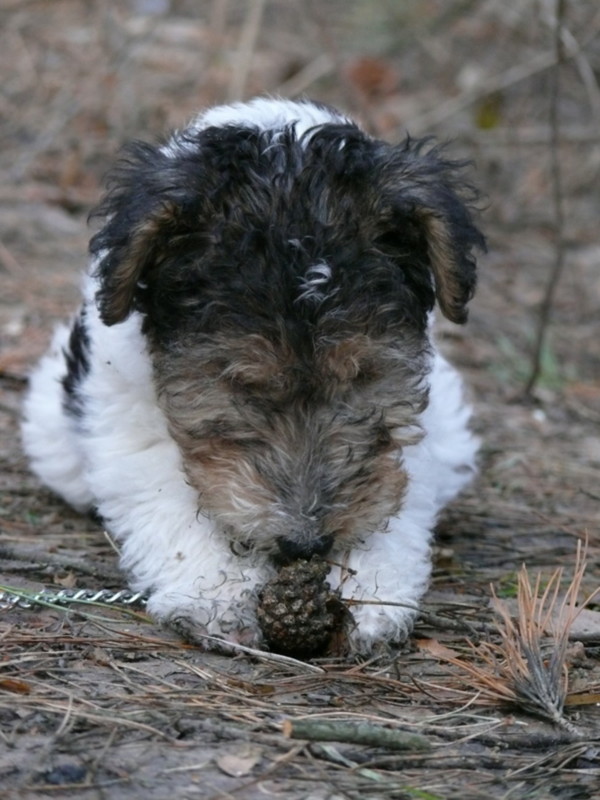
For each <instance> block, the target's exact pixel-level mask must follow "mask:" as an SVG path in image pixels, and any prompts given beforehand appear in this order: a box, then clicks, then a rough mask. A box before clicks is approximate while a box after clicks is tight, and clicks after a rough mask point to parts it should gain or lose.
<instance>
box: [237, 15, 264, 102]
mask: <svg viewBox="0 0 600 800" xmlns="http://www.w3.org/2000/svg"><path fill="white" fill-rule="evenodd" d="M265 4H266V0H250V3H249V5H248V12H247V15H246V20H245V22H244V27H243V28H242V35H241V36H240V42H239V46H238V51H237V54H236V59H235V67H234V71H233V75H232V76H231V82H230V84H229V93H228V96H229V100H230V101H234V100H241V99H242V98H243V96H244V90H245V89H246V83H247V82H248V73H249V71H250V62H251V61H252V55H253V53H254V50H255V48H256V41H257V39H258V33H259V30H260V23H261V20H262V17H263V13H264V10H265Z"/></svg>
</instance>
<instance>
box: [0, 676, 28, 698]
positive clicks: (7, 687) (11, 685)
mask: <svg viewBox="0 0 600 800" xmlns="http://www.w3.org/2000/svg"><path fill="white" fill-rule="evenodd" d="M0 689H4V691H5V692H14V693H15V694H30V693H31V686H30V685H29V684H28V683H26V682H25V681H21V680H19V679H18V678H2V679H0Z"/></svg>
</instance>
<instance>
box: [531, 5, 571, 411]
mask: <svg viewBox="0 0 600 800" xmlns="http://www.w3.org/2000/svg"><path fill="white" fill-rule="evenodd" d="M566 4H567V0H556V19H555V24H554V53H555V62H556V63H555V66H554V70H553V73H552V87H551V91H550V131H551V142H550V159H551V160H550V167H551V180H552V205H553V207H554V236H555V255H554V264H553V266H552V269H551V270H550V276H549V278H548V283H547V285H546V291H545V293H544V297H543V299H542V304H541V306H540V313H539V318H538V325H537V331H536V337H535V345H534V350H533V356H532V366H531V371H530V374H529V377H528V379H527V383H526V384H525V389H524V392H523V393H524V395H525V397H528V398H530V397H531V395H532V393H533V390H534V388H535V386H536V384H537V382H538V380H539V377H540V374H541V370H542V353H543V350H544V345H545V343H546V334H547V331H548V325H549V322H550V315H551V312H552V306H553V304H554V295H555V293H556V288H557V286H558V282H559V280H560V277H561V275H562V272H563V269H564V266H565V251H566V248H565V239H564V227H565V212H564V203H563V191H562V171H561V164H560V156H559V146H560V120H559V108H558V105H559V98H560V71H561V67H562V64H563V63H564V60H565V51H564V41H563V37H562V29H563V23H564V19H565V13H566Z"/></svg>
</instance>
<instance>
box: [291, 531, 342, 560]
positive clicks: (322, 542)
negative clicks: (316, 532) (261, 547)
mask: <svg viewBox="0 0 600 800" xmlns="http://www.w3.org/2000/svg"><path fill="white" fill-rule="evenodd" d="M332 545H333V536H331V535H330V534H329V535H325V536H319V537H317V538H310V539H306V540H302V539H300V540H298V539H287V538H286V537H285V536H280V537H279V539H277V547H278V548H279V557H280V559H281V560H282V561H285V562H289V561H297V560H298V559H300V558H303V559H306V560H307V561H308V559H310V558H311V557H312V556H324V555H327V553H328V552H329V551H330V550H331V547H332Z"/></svg>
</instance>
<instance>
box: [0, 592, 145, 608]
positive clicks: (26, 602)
mask: <svg viewBox="0 0 600 800" xmlns="http://www.w3.org/2000/svg"><path fill="white" fill-rule="evenodd" d="M147 599H148V597H147V595H146V594H145V592H130V591H129V590H127V589H120V590H118V591H116V592H115V591H114V590H113V589H61V590H60V591H58V592H52V591H49V590H48V589H42V591H40V592H36V593H35V594H25V593H24V592H23V593H21V592H12V591H10V590H8V591H7V590H4V591H0V610H3V611H6V610H7V609H10V608H34V607H35V606H40V605H60V606H63V605H69V604H71V603H103V604H104V605H114V606H125V607H132V606H141V607H142V608H143V607H144V606H145V605H146V601H147Z"/></svg>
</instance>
